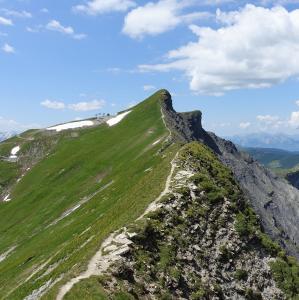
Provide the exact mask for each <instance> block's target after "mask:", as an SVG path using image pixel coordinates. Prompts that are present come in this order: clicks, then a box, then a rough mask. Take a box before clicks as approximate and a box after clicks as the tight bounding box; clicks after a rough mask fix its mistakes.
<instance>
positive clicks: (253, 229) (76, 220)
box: [0, 90, 299, 300]
mask: <svg viewBox="0 0 299 300" xmlns="http://www.w3.org/2000/svg"><path fill="white" fill-rule="evenodd" d="M201 117H202V114H201V112H200V111H194V112H187V113H177V112H176V111H175V110H174V109H173V106H172V99H171V95H170V93H169V92H168V91H166V90H161V91H158V92H157V93H155V94H154V95H153V96H151V97H149V98H148V99H146V100H145V101H143V102H141V103H140V104H138V105H136V106H135V107H133V108H131V109H130V110H127V111H124V112H121V113H120V114H118V115H117V116H113V117H111V118H110V117H109V118H105V119H100V120H99V119H90V120H85V121H81V122H80V123H76V124H74V122H72V123H68V124H60V125H56V126H53V127H50V128H48V129H45V130H31V131H28V132H25V133H23V134H21V135H19V136H16V137H13V138H11V139H8V140H6V141H4V142H2V143H1V144H0V156H1V161H0V170H1V172H0V174H1V175H0V196H1V198H2V200H3V201H2V202H1V203H0V225H1V243H0V287H1V289H0V297H1V298H3V299H26V300H29V299H57V300H59V299H285V298H287V297H288V298H292V297H295V296H296V295H297V294H298V293H299V285H298V278H299V274H298V272H299V267H298V264H297V261H296V259H295V258H291V257H289V256H288V255H293V256H296V257H297V258H298V257H299V254H298V248H297V245H298V242H299V236H298V230H297V226H298V220H299V191H298V190H296V189H295V188H293V187H291V186H290V185H288V184H287V182H285V181H283V180H280V179H278V178H277V177H275V176H274V175H273V174H272V173H271V172H270V171H268V170H267V169H265V168H263V167H262V166H261V165H259V164H258V163H257V162H256V161H254V160H253V159H251V158H250V157H249V156H248V155H246V154H244V153H242V152H239V151H238V150H237V148H236V147H235V146H234V145H233V144H232V143H231V142H229V141H225V140H223V139H220V138H219V137H217V136H216V135H214V134H213V133H209V132H206V131H205V130H204V129H203V128H202V124H201ZM12 156H13V159H12ZM281 274H285V276H281Z"/></svg>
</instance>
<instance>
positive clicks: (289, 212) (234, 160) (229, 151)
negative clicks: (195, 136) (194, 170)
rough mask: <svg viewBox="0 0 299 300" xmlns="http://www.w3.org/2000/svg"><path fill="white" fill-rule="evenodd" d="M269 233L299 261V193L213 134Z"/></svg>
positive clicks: (221, 156) (229, 143)
mask: <svg viewBox="0 0 299 300" xmlns="http://www.w3.org/2000/svg"><path fill="white" fill-rule="evenodd" d="M210 135H211V137H212V138H213V139H214V141H215V144H216V145H217V146H218V149H219V152H220V154H219V157H220V159H221V160H222V161H223V163H224V164H226V165H227V166H228V167H230V168H231V169H232V170H233V172H234V175H235V177H236V179H237V181H238V182H239V183H240V185H241V187H242V189H243V190H244V192H245V193H246V195H247V196H248V198H249V199H250V201H251V204H252V206H253V207H254V209H255V211H256V212H257V214H258V215H259V216H260V218H261V220H262V224H263V226H264V228H265V230H266V232H267V233H268V234H270V236H271V237H272V238H274V239H276V240H277V241H278V242H279V243H280V244H281V246H283V247H285V248H286V249H287V250H288V252H289V253H291V254H292V255H294V256H296V257H297V258H299V250H298V244H299V231H298V224H299V191H298V190H297V189H296V188H294V187H293V186H291V185H290V184H289V183H288V182H287V181H286V180H284V179H282V178H280V177H278V176H277V175H275V174H273V173H272V172H271V171H270V170H268V169H266V168H264V167H263V166H262V165H260V164H259V163H258V162H257V161H255V160H253V159H252V158H251V157H250V156H249V155H248V154H246V153H243V152H240V151H238V150H237V148H236V147H235V146H234V145H233V144H232V143H231V142H228V141H225V140H223V139H220V138H218V137H217V136H215V135H213V134H210Z"/></svg>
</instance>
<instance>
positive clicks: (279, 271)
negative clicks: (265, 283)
mask: <svg viewBox="0 0 299 300" xmlns="http://www.w3.org/2000/svg"><path fill="white" fill-rule="evenodd" d="M270 267H271V271H272V273H273V276H274V279H275V281H276V283H277V286H278V287H279V288H280V289H281V290H283V291H284V292H285V294H286V295H287V296H288V297H289V298H294V297H296V296H297V297H298V295H299V264H298V262H297V261H296V259H295V258H293V257H287V258H286V260H283V259H281V258H278V259H277V260H276V261H275V262H271V263H270Z"/></svg>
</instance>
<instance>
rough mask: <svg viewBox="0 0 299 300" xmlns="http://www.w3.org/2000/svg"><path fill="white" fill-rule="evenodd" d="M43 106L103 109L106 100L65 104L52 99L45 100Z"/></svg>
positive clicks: (77, 109)
mask: <svg viewBox="0 0 299 300" xmlns="http://www.w3.org/2000/svg"><path fill="white" fill-rule="evenodd" d="M40 104H41V105H42V106H44V107H46V108H49V109H56V110H62V109H70V110H74V111H91V110H97V109H101V108H102V107H103V106H104V105H105V104H106V101H105V100H93V101H90V102H78V103H72V104H65V103H64V102H62V101H52V100H45V101H43V102H41V103H40Z"/></svg>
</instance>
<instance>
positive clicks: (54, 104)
mask: <svg viewBox="0 0 299 300" xmlns="http://www.w3.org/2000/svg"><path fill="white" fill-rule="evenodd" d="M41 105H42V106H44V107H46V108H50V109H57V110H59V109H64V108H65V104H64V103H63V102H60V101H52V100H45V101H43V102H41Z"/></svg>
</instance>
